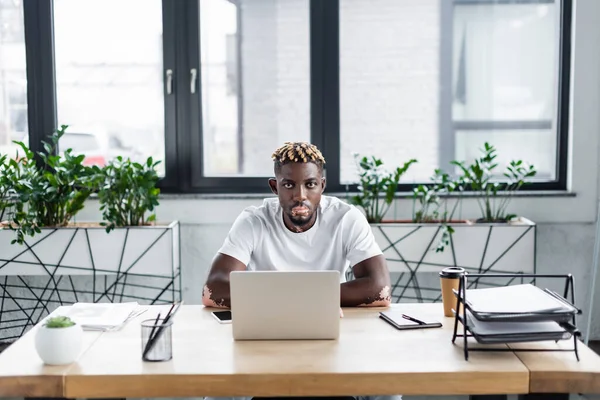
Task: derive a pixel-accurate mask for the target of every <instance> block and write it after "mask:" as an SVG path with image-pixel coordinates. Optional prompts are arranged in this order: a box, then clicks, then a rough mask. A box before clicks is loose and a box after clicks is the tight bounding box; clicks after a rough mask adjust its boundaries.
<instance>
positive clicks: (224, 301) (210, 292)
mask: <svg viewBox="0 0 600 400" xmlns="http://www.w3.org/2000/svg"><path fill="white" fill-rule="evenodd" d="M245 269H246V266H245V265H244V263H242V262H241V261H239V260H237V259H236V258H233V257H231V256H228V255H225V254H221V253H219V254H217V256H216V257H215V259H214V260H213V264H212V267H211V269H210V272H209V274H208V278H207V279H206V284H205V285H204V288H203V290H202V304H203V305H204V306H206V307H219V308H229V307H231V297H230V289H229V274H230V273H231V272H232V271H244V270H245Z"/></svg>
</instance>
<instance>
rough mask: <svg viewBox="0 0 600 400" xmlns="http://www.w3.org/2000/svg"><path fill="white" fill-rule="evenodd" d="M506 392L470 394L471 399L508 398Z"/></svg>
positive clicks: (503, 399) (501, 399) (497, 399)
mask: <svg viewBox="0 0 600 400" xmlns="http://www.w3.org/2000/svg"><path fill="white" fill-rule="evenodd" d="M506 398H507V396H506V395H505V394H475V395H471V396H469V400H506Z"/></svg>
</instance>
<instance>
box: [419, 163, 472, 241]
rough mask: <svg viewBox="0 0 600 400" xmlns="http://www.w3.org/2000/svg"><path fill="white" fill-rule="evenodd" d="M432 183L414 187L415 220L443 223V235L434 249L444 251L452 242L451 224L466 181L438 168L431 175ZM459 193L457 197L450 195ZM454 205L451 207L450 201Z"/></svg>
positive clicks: (452, 231)
mask: <svg viewBox="0 0 600 400" xmlns="http://www.w3.org/2000/svg"><path fill="white" fill-rule="evenodd" d="M431 181H432V183H431V184H425V185H418V186H417V187H416V188H414V189H413V200H414V204H418V208H417V207H416V206H415V207H414V208H413V222H415V223H441V228H440V229H441V236H440V240H439V242H438V244H437V245H436V246H435V248H434V250H435V251H436V252H441V251H444V248H445V247H446V246H448V245H449V244H450V236H451V235H452V234H453V233H454V228H452V226H450V225H449V222H451V220H452V218H453V217H454V213H455V212H456V210H457V208H458V206H459V204H460V202H461V200H462V194H463V192H464V182H463V181H462V179H461V178H458V179H452V178H451V177H450V175H449V174H448V173H446V172H444V171H442V170H441V169H436V170H435V172H434V174H433V176H432V177H431ZM454 193H457V196H456V198H454V199H453V198H451V197H450V195H451V194H454ZM451 201H454V205H452V206H450V207H449V203H450V202H451Z"/></svg>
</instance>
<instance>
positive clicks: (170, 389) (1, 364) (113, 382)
mask: <svg viewBox="0 0 600 400" xmlns="http://www.w3.org/2000/svg"><path fill="white" fill-rule="evenodd" d="M392 308H399V309H402V310H403V311H405V312H407V313H411V312H413V313H418V314H419V315H429V316H431V317H432V318H434V319H438V320H439V321H441V322H442V323H443V325H444V326H443V328H432V329H418V330H407V331H398V330H396V329H395V328H393V327H392V326H390V325H389V324H387V323H385V322H384V321H382V320H381V319H380V318H378V314H379V312H380V311H382V309H381V308H354V309H344V313H345V316H344V318H342V319H341V321H340V324H341V325H340V338H339V340H316V341H302V340H300V341H298V340H294V341H234V340H233V339H232V334H231V325H229V324H219V323H218V322H217V321H216V320H215V319H214V318H213V317H212V316H211V315H210V312H211V311H212V310H211V309H206V308H204V307H202V306H193V305H185V306H183V307H182V308H181V310H180V312H179V313H178V314H177V316H176V317H175V319H174V324H173V359H172V360H171V361H167V362H159V363H147V362H143V361H142V359H141V334H140V324H139V323H140V321H141V320H143V319H149V318H153V317H154V316H156V314H157V313H158V312H159V311H160V312H163V313H164V311H166V309H167V306H151V307H149V310H148V311H147V312H146V313H144V314H142V315H141V316H139V317H137V319H136V320H133V321H131V322H129V323H128V324H127V325H126V326H125V327H124V328H123V329H122V330H121V331H117V332H105V333H97V332H85V333H84V346H83V347H84V348H83V349H82V353H81V355H80V357H79V359H78V360H77V361H76V362H75V363H73V364H71V365H70V366H65V367H53V366H44V365H43V364H42V361H41V360H40V359H39V357H38V356H37V354H36V353H35V349H34V346H33V335H34V333H35V329H36V327H34V328H33V329H32V330H31V331H30V332H28V333H27V334H26V335H25V336H24V337H23V338H21V339H20V340H18V341H17V342H16V343H15V344H13V345H11V346H10V347H9V348H8V349H7V350H5V351H4V352H3V353H2V354H0V396H28V397H44V396H52V395H59V394H60V395H62V396H64V397H69V398H75V397H83V398H103V397H104V398H107V397H196V396H243V395H248V396H252V395H253V396H283V395H285V396H310V395H323V396H326V395H361V394H372V395H373V394H380V395H384V394H407V395H408V394H423V395H425V394H430V395H435V394H498V393H502V394H510V393H528V392H529V390H530V375H531V374H530V372H529V370H528V367H529V368H530V369H531V368H533V370H535V371H536V372H537V373H542V372H543V371H542V369H543V368H542V366H543V365H548V363H549V362H551V363H553V365H555V367H554V372H556V371H561V372H562V373H565V372H566V373H567V375H569V374H571V375H569V376H571V378H572V379H571V381H569V382H571V383H572V381H576V380H577V379H579V378H581V374H580V373H581V372H582V368H583V370H584V371H583V372H585V374H587V375H586V376H592V377H593V376H596V375H594V374H598V373H599V372H600V358H599V357H598V356H596V355H595V354H593V353H588V352H591V350H589V349H588V348H587V347H585V346H581V347H582V348H581V353H582V362H583V361H584V360H585V363H586V364H585V366H583V367H582V364H573V362H572V360H569V359H568V358H569V357H572V358H573V360H574V355H573V354H572V353H522V352H519V353H517V354H515V353H513V352H470V355H469V360H468V361H465V359H464V354H463V348H462V345H461V344H459V343H458V342H457V344H452V343H451V338H452V328H453V324H454V319H453V318H445V317H443V314H442V309H441V305H440V304H397V305H394V306H392ZM571 343H572V342H571ZM475 346H476V344H475ZM500 346H504V345H500ZM470 347H471V345H470ZM539 360H543V361H539ZM561 360H563V361H561ZM575 362H576V361H575ZM533 370H532V371H533ZM590 374H591V375H590ZM590 387H591V388H592V389H594V388H595V386H593V385H592V386H590ZM569 388H570V389H569V391H572V392H576V391H577V390H576V388H575V390H573V389H574V388H573V386H572V385H571V386H569ZM594 391H595V390H594ZM598 391H600V388H599V390H598Z"/></svg>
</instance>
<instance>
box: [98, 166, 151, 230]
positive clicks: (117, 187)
mask: <svg viewBox="0 0 600 400" xmlns="http://www.w3.org/2000/svg"><path fill="white" fill-rule="evenodd" d="M159 162H160V161H157V162H155V161H154V160H153V159H152V157H149V158H148V159H147V160H146V163H145V164H140V163H137V162H133V161H131V160H129V159H127V160H124V159H123V158H122V157H120V156H119V157H117V158H116V159H114V160H113V161H111V162H110V163H109V164H108V165H107V166H106V168H104V169H103V170H102V173H103V177H102V178H103V179H102V186H101V188H100V190H99V192H98V199H99V201H100V210H101V211H102V217H103V222H102V223H101V225H103V226H105V227H106V232H110V231H111V230H113V229H115V228H116V227H124V226H144V225H150V224H152V223H154V222H155V221H156V214H155V213H154V209H155V207H156V206H158V195H159V193H160V189H158V188H157V187H156V184H157V183H158V179H159V177H158V174H157V172H156V166H157V165H158V164H159Z"/></svg>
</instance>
